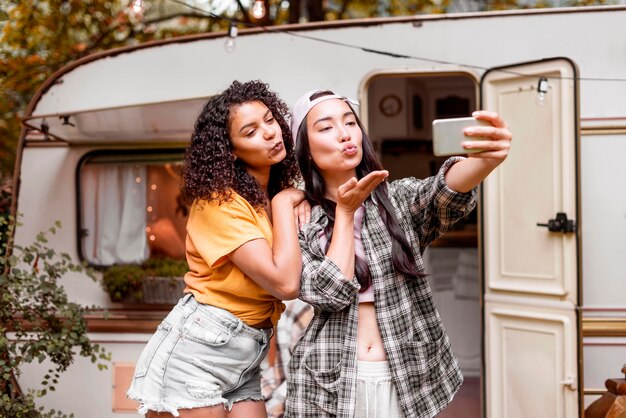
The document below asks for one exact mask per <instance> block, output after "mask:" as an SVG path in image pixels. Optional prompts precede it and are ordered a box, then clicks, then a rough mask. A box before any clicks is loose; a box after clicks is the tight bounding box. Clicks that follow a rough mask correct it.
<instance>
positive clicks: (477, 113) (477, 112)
mask: <svg viewBox="0 0 626 418" xmlns="http://www.w3.org/2000/svg"><path fill="white" fill-rule="evenodd" d="M478 115H480V112H479V111H478V110H476V111H475V112H472V116H478Z"/></svg>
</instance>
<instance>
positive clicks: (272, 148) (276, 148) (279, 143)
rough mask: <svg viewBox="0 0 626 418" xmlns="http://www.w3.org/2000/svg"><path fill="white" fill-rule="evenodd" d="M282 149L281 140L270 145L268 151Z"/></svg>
mask: <svg viewBox="0 0 626 418" xmlns="http://www.w3.org/2000/svg"><path fill="white" fill-rule="evenodd" d="M282 149H283V143H282V142H277V143H276V144H274V146H272V147H271V148H270V152H278V151H280V150H282Z"/></svg>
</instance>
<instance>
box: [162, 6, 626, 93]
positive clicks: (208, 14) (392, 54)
mask: <svg viewBox="0 0 626 418" xmlns="http://www.w3.org/2000/svg"><path fill="white" fill-rule="evenodd" d="M170 1H171V2H173V3H176V4H180V5H182V6H185V7H188V8H189V9H191V10H193V11H195V12H197V13H199V14H201V15H204V16H206V17H211V18H214V19H217V20H223V21H227V22H229V23H231V24H240V25H244V26H249V27H252V28H258V29H262V30H263V31H265V32H267V33H283V34H286V35H290V36H294V37H297V38H301V39H307V40H310V41H314V42H321V43H325V44H328V45H335V46H340V47H343V48H349V49H358V50H361V51H363V52H367V53H370V54H378V55H385V56H388V57H392V58H401V59H411V60H417V61H423V62H429V63H432V64H442V65H454V66H457V67H462V68H468V69H474V70H483V71H487V70H492V71H498V72H501V73H506V74H511V75H515V76H518V77H528V78H537V74H524V73H520V72H518V71H513V70H507V69H500V68H496V69H493V68H490V67H484V66H480V65H472V64H462V63H459V62H454V61H445V60H439V59H435V58H426V57H418V56H415V55H406V54H398V53H395V52H389V51H381V50H379V49H372V48H366V47H362V46H358V45H353V44H348V43H345V42H339V41H332V40H329V39H323V38H318V37H316V36H311V35H304V34H301V33H297V32H292V31H289V30H285V29H278V28H277V27H276V26H273V27H272V29H268V28H267V26H264V25H259V24H255V23H250V22H242V21H240V20H238V19H233V18H230V17H226V16H222V15H218V14H215V13H212V12H209V11H206V10H203V9H200V8H198V7H196V6H193V5H191V4H189V3H186V2H184V1H182V0H170ZM545 77H546V78H548V79H552V80H580V81H609V82H626V78H602V77H568V76H545Z"/></svg>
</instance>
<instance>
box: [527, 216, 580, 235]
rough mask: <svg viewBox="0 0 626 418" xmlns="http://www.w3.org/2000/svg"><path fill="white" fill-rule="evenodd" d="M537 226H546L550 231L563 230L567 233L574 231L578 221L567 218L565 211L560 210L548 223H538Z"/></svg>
mask: <svg viewBox="0 0 626 418" xmlns="http://www.w3.org/2000/svg"><path fill="white" fill-rule="evenodd" d="M537 226H545V227H547V228H548V231H550V232H562V233H564V234H566V233H568V232H574V230H575V229H576V222H575V221H574V220H573V219H567V214H566V213H565V212H559V213H557V214H556V218H555V219H550V220H549V221H548V223H547V224H542V223H537Z"/></svg>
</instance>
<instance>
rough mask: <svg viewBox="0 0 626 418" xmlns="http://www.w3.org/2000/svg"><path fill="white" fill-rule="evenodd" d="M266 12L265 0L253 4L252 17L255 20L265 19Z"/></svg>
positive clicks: (257, 0) (256, 0) (258, 0)
mask: <svg viewBox="0 0 626 418" xmlns="http://www.w3.org/2000/svg"><path fill="white" fill-rule="evenodd" d="M265 12H266V10H265V2H264V1H263V0H255V1H254V3H253V4H252V16H253V17H254V18H255V19H263V18H264V17H265Z"/></svg>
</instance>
